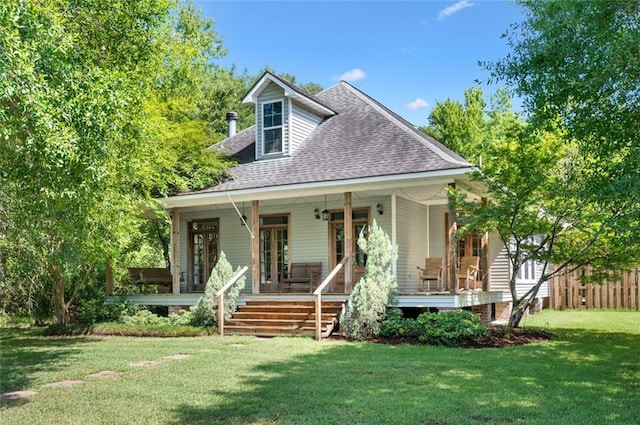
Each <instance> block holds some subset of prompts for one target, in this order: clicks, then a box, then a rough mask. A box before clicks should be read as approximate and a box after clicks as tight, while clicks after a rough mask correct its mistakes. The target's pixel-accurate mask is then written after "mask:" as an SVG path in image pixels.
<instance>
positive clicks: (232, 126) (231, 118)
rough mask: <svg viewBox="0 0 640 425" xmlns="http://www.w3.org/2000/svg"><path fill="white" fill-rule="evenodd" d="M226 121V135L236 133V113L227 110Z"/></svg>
mask: <svg viewBox="0 0 640 425" xmlns="http://www.w3.org/2000/svg"><path fill="white" fill-rule="evenodd" d="M227 122H228V123H229V131H228V132H227V136H228V137H231V136H233V135H235V134H236V124H237V122H238V113H237V112H227Z"/></svg>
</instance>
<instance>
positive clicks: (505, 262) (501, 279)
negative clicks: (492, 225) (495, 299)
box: [489, 233, 511, 292]
mask: <svg viewBox="0 0 640 425" xmlns="http://www.w3.org/2000/svg"><path fill="white" fill-rule="evenodd" d="M510 270H511V266H510V264H509V258H508V257H507V253H506V250H505V248H504V244H503V243H502V241H501V240H500V238H499V237H498V235H496V234H495V233H490V234H489V290H491V291H507V292H509V271H510Z"/></svg>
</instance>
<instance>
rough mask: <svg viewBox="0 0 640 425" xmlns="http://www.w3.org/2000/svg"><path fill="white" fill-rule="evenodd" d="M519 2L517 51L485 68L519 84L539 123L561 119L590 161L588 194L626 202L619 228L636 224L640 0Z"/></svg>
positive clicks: (514, 35) (639, 199)
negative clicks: (522, 13) (522, 14)
mask: <svg viewBox="0 0 640 425" xmlns="http://www.w3.org/2000/svg"><path fill="white" fill-rule="evenodd" d="M520 4H521V5H522V6H523V8H524V10H525V13H526V19H525V20H524V22H523V23H521V24H517V25H513V26H512V28H511V30H510V31H509V32H507V33H506V34H505V37H506V38H507V44H508V45H509V46H510V47H511V49H512V52H511V53H510V54H509V55H507V56H506V57H505V58H503V59H502V60H500V61H497V62H495V63H484V65H485V67H487V68H488V69H489V70H490V71H491V74H492V79H493V80H497V81H504V82H506V83H507V84H509V85H511V86H512V87H513V88H514V89H515V90H516V92H517V93H518V94H519V95H520V96H521V97H522V98H523V101H524V105H525V107H526V108H527V109H528V111H529V112H530V113H535V116H536V120H537V124H538V125H541V126H543V125H544V124H545V123H554V122H556V120H557V119H558V118H560V119H561V122H562V124H563V126H564V127H566V129H567V135H568V139H571V140H575V141H576V143H577V149H578V155H580V156H581V157H583V159H584V161H585V163H588V164H589V170H590V172H588V173H587V172H585V173H584V175H583V178H584V182H585V187H586V188H588V190H586V191H585V193H583V194H582V196H584V197H586V198H590V200H594V201H598V202H600V203H601V204H603V205H604V204H606V205H608V206H610V207H611V208H615V207H616V206H617V205H620V204H623V205H626V207H627V208H626V212H625V213H624V214H622V215H620V217H618V219H617V220H618V221H619V222H620V226H621V227H622V226H623V225H624V226H634V225H635V226H634V227H635V228H638V226H637V224H638V219H639V217H640V212H639V211H638V210H639V208H640V173H638V170H639V168H640V150H638V149H637V144H638V133H639V131H638V130H639V127H638V123H639V122H640V90H639V88H638V87H639V85H638V81H640V62H639V61H638V54H639V53H640V52H639V50H638V49H639V48H638V46H640V30H639V28H640V3H638V2H637V1H628V0H620V1H614V2H605V1H589V2H565V1H547V2H536V1H532V0H523V1H521V2H520ZM639 233H640V230H639ZM638 236H640V234H639V235H638ZM637 240H638V241H639V242H638V243H640V238H638V239H637Z"/></svg>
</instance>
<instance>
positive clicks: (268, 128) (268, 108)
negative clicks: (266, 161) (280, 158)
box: [262, 102, 282, 155]
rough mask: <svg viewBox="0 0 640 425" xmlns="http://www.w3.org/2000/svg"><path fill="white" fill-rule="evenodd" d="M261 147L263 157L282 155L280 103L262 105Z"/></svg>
mask: <svg viewBox="0 0 640 425" xmlns="http://www.w3.org/2000/svg"><path fill="white" fill-rule="evenodd" d="M262 147H263V153H264V154H265V155H269V154H274V153H282V102H272V103H265V104H263V105H262Z"/></svg>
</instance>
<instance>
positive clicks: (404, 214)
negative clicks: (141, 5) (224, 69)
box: [107, 176, 490, 305]
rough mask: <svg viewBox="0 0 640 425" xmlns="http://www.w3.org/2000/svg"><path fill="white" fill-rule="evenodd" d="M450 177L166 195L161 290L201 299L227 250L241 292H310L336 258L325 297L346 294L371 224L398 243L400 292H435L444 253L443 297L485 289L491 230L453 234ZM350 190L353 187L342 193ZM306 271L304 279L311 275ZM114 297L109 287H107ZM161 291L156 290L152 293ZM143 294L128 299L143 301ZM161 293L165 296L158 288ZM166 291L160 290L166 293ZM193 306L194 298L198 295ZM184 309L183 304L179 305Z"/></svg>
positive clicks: (453, 182) (440, 290)
mask: <svg viewBox="0 0 640 425" xmlns="http://www.w3.org/2000/svg"><path fill="white" fill-rule="evenodd" d="M456 184H457V185H459V186H463V187H464V185H465V184H466V182H465V181H464V180H462V181H459V179H455V180H454V179H453V178H442V176H440V177H439V178H432V179H426V178H424V176H423V178H421V179H407V181H397V182H393V183H390V182H382V183H381V182H376V181H375V180H374V179H372V180H371V181H368V182H365V183H363V182H362V181H359V183H358V184H355V183H353V184H349V183H348V182H341V183H340V184H336V185H335V187H330V188H327V187H308V186H305V187H297V188H296V187H292V188H288V190H283V189H282V188H281V189H280V190H278V191H275V190H273V191H271V190H268V189H267V190H262V191H260V193H256V192H254V191H235V192H224V193H220V192H214V193H198V194H190V195H185V196H180V197H173V198H168V199H166V200H164V201H163V202H164V204H165V207H166V208H167V210H168V211H169V213H170V217H171V240H170V258H171V265H170V268H169V269H168V270H167V272H168V273H166V275H168V278H166V279H168V281H167V280H165V281H164V283H165V284H166V290H165V292H168V294H170V295H172V296H175V297H178V298H180V299H183V300H184V301H183V302H185V303H188V304H189V301H190V300H191V299H192V298H193V299H194V300H197V298H198V297H199V296H200V294H201V293H202V292H203V291H204V288H205V285H206V282H207V279H208V277H209V274H210V272H211V269H212V268H213V266H214V265H215V264H216V262H217V260H218V258H219V256H220V254H221V253H222V252H224V254H225V256H226V258H227V260H228V261H229V262H230V263H231V264H232V266H233V267H234V268H236V267H241V266H244V265H247V267H248V268H247V272H246V273H245V277H246V285H245V287H244V289H243V291H242V292H243V295H279V294H311V293H313V291H314V290H315V289H316V288H317V286H318V285H319V283H320V282H322V281H323V280H324V279H325V278H326V277H327V276H328V275H329V274H330V273H331V272H332V271H334V270H335V269H336V268H337V266H338V264H339V263H340V262H341V261H342V260H344V259H347V263H346V264H345V266H344V267H342V268H339V270H337V271H336V273H335V276H334V277H333V278H332V280H331V282H329V284H328V285H326V288H325V289H324V293H326V294H337V295H348V294H350V293H351V290H352V289H353V286H354V285H355V283H356V282H357V281H358V280H359V279H360V277H361V276H362V275H363V273H364V266H365V263H366V255H365V253H364V252H362V251H361V250H360V249H359V247H358V246H357V239H358V237H359V235H360V234H361V233H364V234H366V232H367V229H368V227H369V226H370V225H371V224H372V222H373V221H374V220H375V221H376V222H377V224H378V225H379V226H380V227H381V228H382V229H383V230H384V231H385V232H386V233H387V234H388V235H389V238H390V241H391V243H392V245H393V246H396V247H397V249H398V259H397V260H396V261H395V262H394V264H393V272H394V274H395V275H396V278H397V281H398V287H399V292H400V293H401V294H414V295H416V296H418V295H420V296H425V295H428V294H430V293H433V292H434V290H433V289H432V288H429V287H427V288H425V287H424V283H425V282H424V281H423V280H421V279H420V274H421V272H420V268H421V267H424V264H425V258H429V257H437V258H441V259H442V264H443V267H442V277H441V282H440V285H438V286H439V287H438V290H437V291H435V292H438V293H450V294H456V293H458V292H461V290H469V289H471V290H473V291H487V290H489V289H490V288H489V282H488V276H489V274H488V254H489V252H488V249H487V240H488V237H487V235H472V236H471V237H468V238H466V239H464V240H457V239H456V237H455V231H456V228H457V223H456V220H455V216H456V215H455V212H453V211H449V210H448V208H447V201H448V198H447V187H448V186H451V185H456ZM345 188H349V189H351V190H348V191H341V190H342V189H345ZM465 256H475V257H476V258H477V259H478V265H479V267H478V271H479V273H478V274H476V275H475V276H474V281H473V282H471V285H469V282H468V281H467V282H466V285H465V284H460V282H459V279H458V276H457V272H458V268H459V265H460V258H462V257H465ZM306 276H308V277H306ZM107 292H108V293H109V294H111V293H112V283H110V282H108V283H107ZM152 292H157V291H152ZM154 295H156V294H145V295H142V294H141V295H136V296H135V297H134V296H131V297H130V298H135V299H136V300H138V299H140V302H141V303H142V302H143V301H144V300H143V299H142V298H144V297H145V296H149V297H151V296H154ZM157 295H160V294H157ZM162 298H165V299H166V297H164V294H163V297H162ZM194 302H195V301H194ZM182 305H185V304H182Z"/></svg>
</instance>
